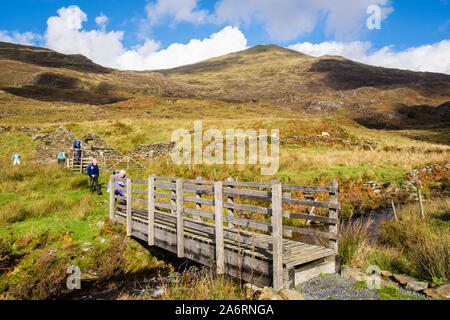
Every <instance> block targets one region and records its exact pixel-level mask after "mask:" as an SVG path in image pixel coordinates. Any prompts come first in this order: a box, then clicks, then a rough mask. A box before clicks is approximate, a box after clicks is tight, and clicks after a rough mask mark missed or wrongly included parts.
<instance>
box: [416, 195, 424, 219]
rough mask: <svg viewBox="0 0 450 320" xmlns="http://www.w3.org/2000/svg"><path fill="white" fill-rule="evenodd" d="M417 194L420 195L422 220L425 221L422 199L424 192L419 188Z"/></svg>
mask: <svg viewBox="0 0 450 320" xmlns="http://www.w3.org/2000/svg"><path fill="white" fill-rule="evenodd" d="M417 193H418V194H419V207H420V219H422V220H423V219H425V212H424V210H423V199H422V192H421V191H420V189H419V188H417Z"/></svg>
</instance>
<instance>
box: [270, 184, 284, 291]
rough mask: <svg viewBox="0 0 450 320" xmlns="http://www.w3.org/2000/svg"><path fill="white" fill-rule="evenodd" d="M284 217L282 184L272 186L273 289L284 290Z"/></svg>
mask: <svg viewBox="0 0 450 320" xmlns="http://www.w3.org/2000/svg"><path fill="white" fill-rule="evenodd" d="M282 228H283V215H282V190H281V184H274V185H273V186H272V241H273V253H272V255H273V288H274V289H275V291H279V290H281V289H283V256H282V254H283V230H282Z"/></svg>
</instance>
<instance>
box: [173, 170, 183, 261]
mask: <svg viewBox="0 0 450 320" xmlns="http://www.w3.org/2000/svg"><path fill="white" fill-rule="evenodd" d="M175 192H176V196H177V200H176V208H177V210H176V212H177V255H178V258H184V222H183V220H184V219H183V180H181V179H177V181H176V191H175Z"/></svg>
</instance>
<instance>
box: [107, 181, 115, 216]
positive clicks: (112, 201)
mask: <svg viewBox="0 0 450 320" xmlns="http://www.w3.org/2000/svg"><path fill="white" fill-rule="evenodd" d="M114 193H115V189H114V176H113V175H111V176H110V177H109V219H110V220H111V221H115V214H114V211H115V210H114V205H115V202H116V201H115V199H114Z"/></svg>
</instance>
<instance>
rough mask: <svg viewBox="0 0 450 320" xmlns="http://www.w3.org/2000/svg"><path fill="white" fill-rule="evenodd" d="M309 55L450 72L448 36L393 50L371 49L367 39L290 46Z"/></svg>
mask: <svg viewBox="0 0 450 320" xmlns="http://www.w3.org/2000/svg"><path fill="white" fill-rule="evenodd" d="M289 48H290V49H293V50H297V51H300V52H303V53H306V54H309V55H311V56H315V57H319V56H323V55H339V56H344V57H345V58H347V59H350V60H354V61H358V62H362V63H366V64H370V65H375V66H380V67H387V68H398V69H407V70H413V71H429V72H441V73H447V74H450V54H449V53H450V40H442V41H441V42H437V43H434V44H431V45H423V46H419V47H412V48H409V49H406V50H402V51H395V48H394V46H387V47H384V48H382V49H379V50H372V45H371V43H370V42H368V41H366V42H361V41H354V42H347V43H345V42H336V41H331V42H323V43H319V44H311V43H309V42H304V43H298V44H295V45H292V46H289Z"/></svg>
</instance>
